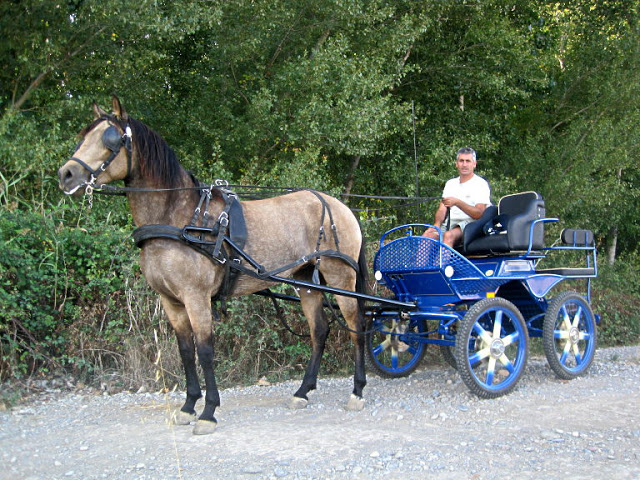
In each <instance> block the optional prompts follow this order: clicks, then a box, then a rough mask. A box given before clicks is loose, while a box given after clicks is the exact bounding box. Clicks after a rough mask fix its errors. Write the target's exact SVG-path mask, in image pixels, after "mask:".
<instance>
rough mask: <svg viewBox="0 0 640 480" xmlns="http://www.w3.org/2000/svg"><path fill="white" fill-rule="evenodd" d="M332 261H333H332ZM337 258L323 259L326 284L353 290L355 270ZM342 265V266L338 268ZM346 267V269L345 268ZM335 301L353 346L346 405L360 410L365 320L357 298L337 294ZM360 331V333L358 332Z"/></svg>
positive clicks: (348, 408)
mask: <svg viewBox="0 0 640 480" xmlns="http://www.w3.org/2000/svg"><path fill="white" fill-rule="evenodd" d="M332 262H333V263H332ZM337 262H339V260H334V259H327V260H323V262H322V263H323V266H324V267H325V268H324V269H323V270H322V275H323V277H324V278H325V280H326V281H327V285H331V286H333V287H337V288H340V289H343V290H351V291H355V289H356V276H355V272H354V271H352V270H348V269H349V268H350V267H346V266H345V265H340V264H338V263H337ZM339 267H342V268H339ZM345 269H347V270H345ZM336 302H337V303H338V306H339V307H340V311H341V312H342V316H343V317H344V320H345V322H346V323H347V327H349V330H350V332H349V335H350V336H351V341H352V343H353V347H354V352H353V356H354V374H353V392H352V394H351V397H350V398H349V401H348V403H347V405H346V409H347V410H362V409H363V408H364V400H363V398H362V391H363V390H364V387H365V385H366V384H367V377H366V373H365V365H364V353H365V351H364V349H365V339H364V330H365V320H364V316H363V314H362V311H361V309H360V306H359V303H358V300H356V299H355V298H351V297H344V296H340V295H337V296H336ZM360 332H362V333H360Z"/></svg>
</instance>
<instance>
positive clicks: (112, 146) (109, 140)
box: [69, 117, 131, 193]
mask: <svg viewBox="0 0 640 480" xmlns="http://www.w3.org/2000/svg"><path fill="white" fill-rule="evenodd" d="M103 120H105V121H107V122H109V127H107V129H106V130H105V131H104V132H103V134H102V144H103V145H104V147H105V148H106V149H108V150H110V151H111V155H109V158H107V159H106V160H105V161H104V162H102V165H100V166H99V167H98V168H96V169H93V168H91V167H90V166H89V165H87V164H86V163H85V162H84V161H82V160H80V159H79V158H77V157H71V158H70V159H69V160H73V161H74V162H76V163H79V164H80V165H82V167H83V168H84V169H85V170H87V171H88V172H89V173H90V174H91V178H90V179H89V181H88V182H86V183H85V187H86V190H87V191H86V193H91V190H93V185H94V184H95V183H96V180H97V179H98V176H100V174H101V173H102V172H104V171H105V170H106V169H107V168H108V167H109V165H110V164H111V162H113V160H114V159H115V158H116V157H117V156H118V154H119V153H120V150H121V149H122V147H124V148H125V151H126V152H127V176H126V177H125V179H126V178H128V177H129V175H130V174H131V127H130V126H129V123H127V124H126V126H125V127H124V129H123V130H124V133H123V134H122V135H120V131H119V130H118V129H117V128H116V126H115V125H114V124H113V123H112V119H111V118H109V117H103ZM83 142H84V140H83V141H82V142H80V143H79V144H78V146H77V147H76V151H77V150H78V149H79V148H80V146H81V145H82V143H83Z"/></svg>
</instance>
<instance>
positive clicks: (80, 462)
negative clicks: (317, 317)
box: [0, 347, 640, 480]
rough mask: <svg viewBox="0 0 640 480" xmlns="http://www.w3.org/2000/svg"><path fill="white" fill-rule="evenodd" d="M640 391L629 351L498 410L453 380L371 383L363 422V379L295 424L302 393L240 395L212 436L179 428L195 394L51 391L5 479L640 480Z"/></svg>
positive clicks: (261, 389)
mask: <svg viewBox="0 0 640 480" xmlns="http://www.w3.org/2000/svg"><path fill="white" fill-rule="evenodd" d="M639 380H640V348H638V347H627V348H625V349H615V350H609V349H605V350H599V351H598V352H597V354H596V359H595V361H594V364H593V365H592V367H591V369H590V371H589V373H588V374H587V375H586V376H585V377H581V378H578V379H575V380H572V381H563V380H558V379H557V378H555V377H554V375H553V373H552V372H551V370H550V369H549V367H548V366H547V365H546V362H545V361H544V359H532V360H531V361H530V362H529V366H528V368H527V371H526V372H525V375H524V376H523V378H522V379H521V381H520V384H519V385H518V387H517V389H516V390H515V391H514V392H512V393H511V394H510V395H508V396H505V397H501V398H498V399H494V400H480V399H478V398H477V397H475V396H473V395H472V394H470V393H469V392H468V391H467V389H466V387H465V386H464V384H463V383H462V382H461V381H460V380H459V377H458V375H457V373H456V372H455V371H454V370H453V369H451V368H448V367H447V368H445V367H443V366H438V367H427V368H424V369H421V370H419V371H417V372H415V373H414V374H413V375H411V376H410V377H407V378H403V379H396V380H385V379H381V378H378V377H375V376H372V375H370V376H369V384H368V385H367V387H366V389H365V397H366V402H367V403H366V406H365V409H364V410H363V411H362V412H347V411H345V410H344V408H343V406H344V404H345V403H346V401H347V399H348V395H349V392H350V390H351V379H323V380H322V379H321V381H320V382H319V388H318V391H317V392H314V393H313V394H312V396H311V401H310V403H309V405H308V407H307V408H306V409H305V410H295V411H294V410H289V409H288V408H287V404H288V402H289V399H290V396H291V394H292V393H293V392H294V391H295V389H296V387H297V382H286V383H282V384H277V385H271V386H252V387H246V388H232V389H227V390H223V391H222V392H221V395H222V407H221V408H220V409H219V410H218V412H217V418H218V422H219V427H218V429H217V431H216V432H215V433H213V434H212V435H208V436H194V435H193V434H192V428H193V427H192V426H174V425H171V424H170V423H169V422H168V421H167V418H168V417H169V414H170V412H171V410H173V409H175V408H178V407H179V406H180V405H181V400H182V398H183V394H182V393H175V394H162V393H138V394H133V393H120V394H116V395H103V394H96V393H93V394H91V393H84V392H78V391H49V392H44V393H42V394H40V395H38V396H36V397H34V398H32V399H31V400H29V401H28V402H26V403H24V404H21V405H19V406H17V407H14V408H12V409H9V410H6V411H2V412H0V451H1V453H0V465H1V466H2V468H0V479H2V480H27V479H28V480H36V479H94V478H95V479H98V478H109V479H189V480H190V479H196V478H197V479H205V478H211V479H217V478H225V479H229V478H239V479H245V478H247V479H249V478H255V479H258V478H260V479H262V478H265V479H266V478H285V479H287V478H290V479H313V478H318V479H320V478H322V479H331V478H349V479H369V478H385V479H391V480H393V479H424V478H429V479H445V478H446V479H449V478H467V479H473V480H482V479H489V478H493V477H495V476H497V475H498V476H500V477H501V478H511V479H534V478H535V479H540V478H544V479H552V478H558V479H559V478H562V479H584V478H590V479H593V478H610V479H640V408H639V407H640V381H639Z"/></svg>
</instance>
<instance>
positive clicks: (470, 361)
mask: <svg viewBox="0 0 640 480" xmlns="http://www.w3.org/2000/svg"><path fill="white" fill-rule="evenodd" d="M457 337H458V338H457V339H456V346H455V356H456V363H457V365H458V371H459V372H460V377H461V378H462V381H463V382H464V383H465V384H466V385H467V387H468V388H469V390H471V391H472V392H473V393H475V394H476V395H478V396H479V397H482V398H496V397H499V396H501V395H505V394H507V393H509V392H510V391H511V390H513V388H514V387H515V386H516V384H517V383H518V380H519V379H520V377H521V376H522V373H523V372H524V368H525V366H526V364H527V356H528V353H529V334H528V331H527V325H526V323H525V321H524V319H523V318H522V314H521V313H520V311H519V310H518V309H517V308H516V306H515V305H514V304H513V303H511V302H509V301H508V300H505V299H504V298H497V297H496V298H485V299H483V300H480V301H479V302H477V303H476V304H474V305H473V306H472V307H471V308H470V309H469V311H468V312H467V313H466V314H465V316H464V318H463V319H462V321H461V324H460V328H459V329H458V333H457Z"/></svg>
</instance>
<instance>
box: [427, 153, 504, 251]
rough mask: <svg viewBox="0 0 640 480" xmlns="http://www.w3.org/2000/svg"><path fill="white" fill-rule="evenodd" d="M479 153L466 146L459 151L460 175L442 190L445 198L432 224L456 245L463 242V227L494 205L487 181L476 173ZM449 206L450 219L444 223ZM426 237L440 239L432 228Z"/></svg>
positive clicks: (448, 240) (444, 237)
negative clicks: (477, 154)
mask: <svg viewBox="0 0 640 480" xmlns="http://www.w3.org/2000/svg"><path fill="white" fill-rule="evenodd" d="M476 164H477V163H476V152H475V151H474V150H473V148H469V147H464V148H461V149H460V150H458V154H457V156H456V168H457V169H458V173H460V176H459V177H457V178H452V179H451V180H449V181H448V182H447V183H446V184H445V186H444V190H443V191H442V200H441V201H440V206H439V207H438V210H437V211H436V215H435V220H434V222H433V224H434V225H435V226H436V227H438V228H440V229H441V230H443V241H444V243H445V244H447V245H449V246H450V247H453V246H454V245H456V244H458V243H461V242H462V235H463V232H464V228H465V227H466V226H467V225H468V224H469V223H471V222H473V221H474V220H477V219H479V218H480V217H481V216H482V212H484V210H485V208H487V206H488V205H490V204H491V190H490V188H489V184H488V183H487V181H486V180H485V179H484V178H482V177H479V176H478V175H476V174H475V173H474V170H475V168H476ZM447 209H450V212H449V216H450V221H449V222H447V223H448V224H449V225H448V229H447V225H446V224H445V225H443V222H444V221H445V218H446V216H447ZM423 235H424V236H425V237H431V238H436V239H437V238H438V237H439V236H438V231H437V230H436V229H435V228H429V229H428V230H427V231H426V232H424V233H423Z"/></svg>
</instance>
